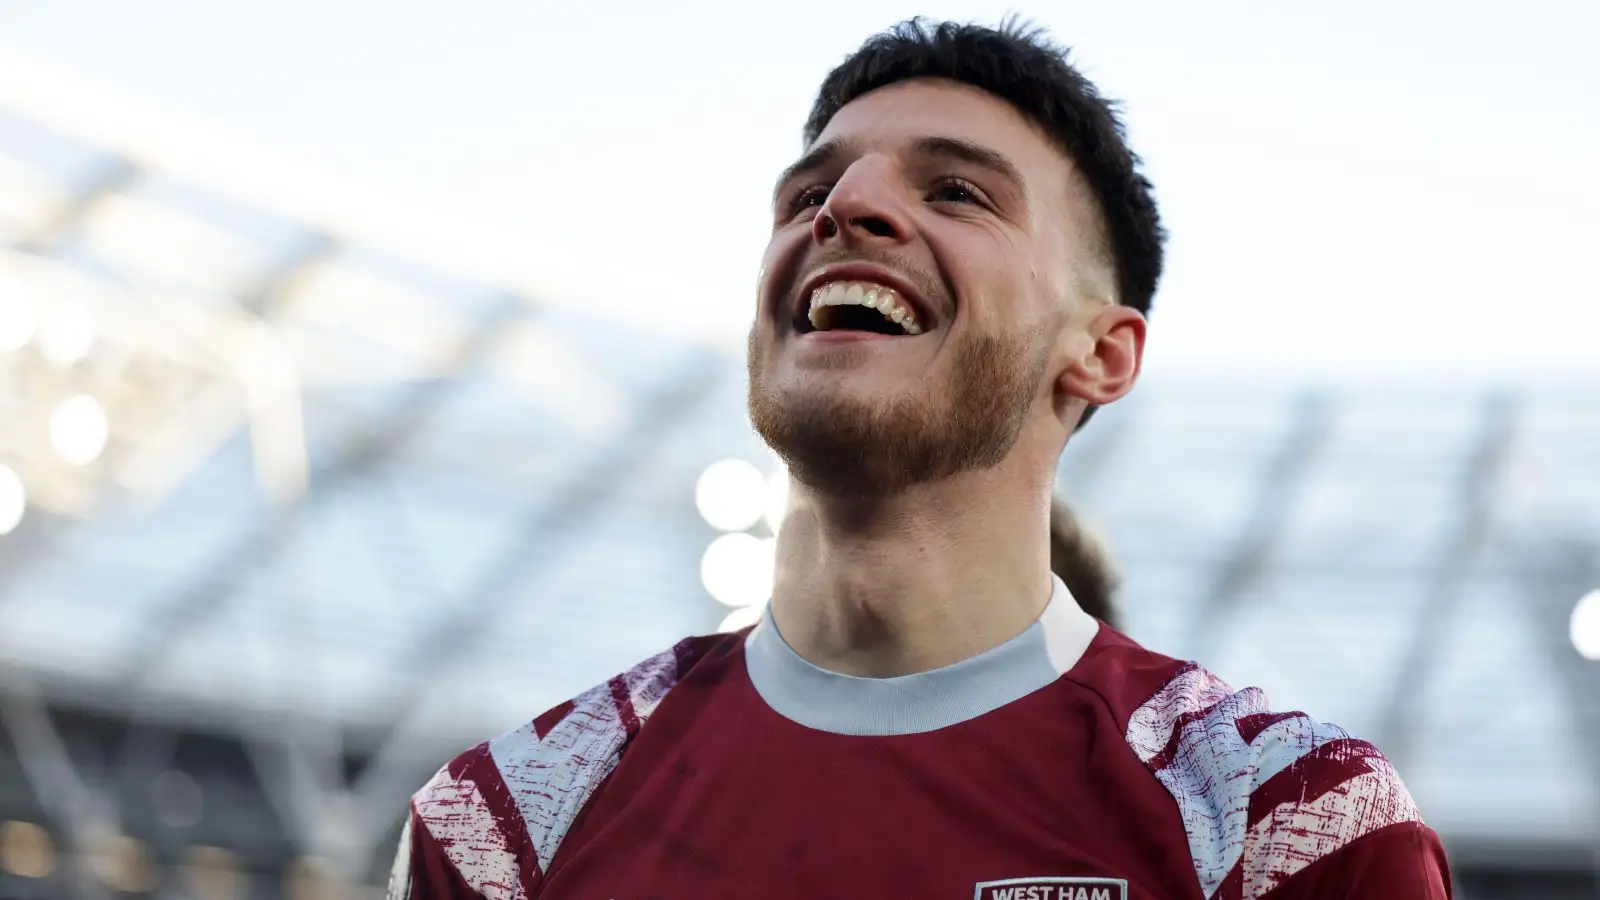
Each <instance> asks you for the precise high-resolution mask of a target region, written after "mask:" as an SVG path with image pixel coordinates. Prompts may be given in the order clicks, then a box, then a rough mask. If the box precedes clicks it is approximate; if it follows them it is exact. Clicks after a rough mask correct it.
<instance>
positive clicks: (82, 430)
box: [50, 394, 110, 466]
mask: <svg viewBox="0 0 1600 900" xmlns="http://www.w3.org/2000/svg"><path fill="white" fill-rule="evenodd" d="M109 433H110V423H109V422H108V421H107V420H106V410H105V407H103V406H101V405H100V401H98V400H96V399H95V398H93V397H91V396H89V395H88V394H74V395H73V396H71V397H68V398H67V399H65V400H63V401H61V402H60V403H59V404H57V405H56V409H55V412H53V413H51V415H50V446H51V447H52V448H54V449H55V451H56V454H57V455H58V456H60V457H61V458H62V459H63V460H64V461H66V462H67V463H69V464H71V465H74V466H83V465H88V464H89V463H92V462H94V461H95V460H97V459H99V458H100V454H101V453H103V452H104V451H105V449H106V437H107V435H108V434H109Z"/></svg>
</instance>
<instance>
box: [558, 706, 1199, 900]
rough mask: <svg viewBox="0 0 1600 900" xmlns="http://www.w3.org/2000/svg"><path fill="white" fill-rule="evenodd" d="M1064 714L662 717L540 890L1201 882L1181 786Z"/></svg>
mask: <svg viewBox="0 0 1600 900" xmlns="http://www.w3.org/2000/svg"><path fill="white" fill-rule="evenodd" d="M1072 718H1077V717H1072ZM1090 718H1091V719H1092V717H1090ZM1034 721H1040V720H1034ZM1044 721H1051V720H1044ZM1053 721H1054V725H1053V726H1047V725H1034V726H1031V727H1029V726H1024V727H1021V728H1017V727H1013V726H1010V725H1008V723H1007V722H1005V721H1003V720H996V721H993V722H988V723H985V722H982V721H981V720H980V721H975V722H972V723H966V724H964V725H963V726H961V727H959V728H956V729H945V730H943V731H940V732H934V733H930V734H921V735H904V736H894V737H849V736H842V735H829V734H823V733H819V732H815V731H810V730H806V729H802V728H799V727H798V726H793V725H792V723H787V722H785V721H782V720H776V721H775V720H774V719H773V718H770V717H768V716H764V715H762V714H761V713H760V712H759V711H752V712H749V713H746V714H735V715H731V716H730V718H729V719H728V720H726V721H716V722H707V721H700V722H696V723H694V726H695V727H692V728H689V727H685V728H671V727H670V726H669V727H663V728H660V729H659V730H657V729H656V728H655V726H656V725H657V724H667V723H656V722H652V728H651V729H646V733H645V734H643V735H641V740H640V741H639V742H638V744H637V745H636V746H634V747H632V748H630V750H629V751H628V752H627V753H626V754H625V755H624V756H623V758H622V761H621V763H620V764H619V766H618V768H617V770H616V772H615V773H614V774H613V776H612V777H611V779H610V780H609V781H608V782H607V784H606V785H605V786H604V787H603V788H602V790H601V791H600V793H599V794H598V795H597V796H596V797H595V798H594V799H593V801H592V802H591V804H590V808H589V810H588V811H587V812H586V813H585V815H584V817H583V818H582V819H581V820H580V822H579V823H577V827H575V828H574V830H573V832H572V833H571V834H569V835H568V837H567V839H566V841H565V842H564V843H563V845H562V847H561V851H560V852H559V853H558V855H557V858H556V860H555V861H554V864H553V865H552V867H551V871H550V872H549V874H548V876H547V878H546V880H545V884H544V886H543V888H542V890H541V891H540V894H539V897H540V900H579V898H582V900H590V898H598V900H646V898H648V900H679V898H683V900H688V898H695V900H703V898H706V897H764V898H774V900H786V898H794V900H800V898H817V897H828V898H837V900H849V898H861V900H867V898H872V900H889V898H904V897H917V898H945V897H948V898H955V900H966V898H974V900H1135V898H1157V897H1160V898H1175V897H1183V898H1190V897H1198V896H1199V894H1198V887H1197V886H1196V885H1195V884H1194V875H1193V869H1192V865H1191V864H1190V862H1189V854H1188V847H1187V841H1186V839H1185V836H1184V832H1183V829H1182V826H1181V824H1180V820H1179V818H1178V816H1177V813H1176V810H1175V808H1174V807H1173V803H1172V800H1171V798H1170V796H1168V795H1167V794H1166V792H1165V790H1164V789H1162V788H1161V787H1160V785H1159V783H1158V782H1157V781H1156V780H1155V779H1154V778H1152V777H1151V776H1150V775H1149V774H1148V773H1147V772H1145V771H1144V770H1143V767H1142V766H1140V765H1139V764H1138V762H1137V760H1136V759H1134V758H1133V757H1132V755H1131V753H1129V752H1127V750H1126V748H1125V746H1120V745H1121V743H1122V742H1121V741H1120V740H1118V741H1116V742H1114V743H1113V742H1108V741H1105V740H1103V739H1102V738H1103V737H1105V736H1103V735H1099V734H1098V733H1097V731H1096V729H1095V728H1094V724H1093V722H1092V721H1083V720H1079V721H1071V720H1070V719H1069V720H1066V721H1063V720H1061V719H1059V718H1056V719H1054V720H1053ZM983 726H987V727H983ZM651 731H654V732H655V733H654V734H653V735H651V734H650V732H651ZM1112 737H1115V736H1114V735H1113V736H1112Z"/></svg>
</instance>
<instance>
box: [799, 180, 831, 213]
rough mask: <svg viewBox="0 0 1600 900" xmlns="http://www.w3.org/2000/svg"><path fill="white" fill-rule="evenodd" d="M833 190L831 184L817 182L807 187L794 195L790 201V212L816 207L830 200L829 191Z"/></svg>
mask: <svg viewBox="0 0 1600 900" xmlns="http://www.w3.org/2000/svg"><path fill="white" fill-rule="evenodd" d="M831 190H833V188H832V186H831V185H826V184H817V185H812V186H811V187H808V188H806V189H805V190H802V191H800V192H799V193H797V194H795V195H794V199H793V200H792V201H790V203H789V214H790V215H794V214H796V213H798V212H800V211H801V210H803V209H808V208H814V207H818V206H821V205H822V204H824V203H827V202H828V192H829V191H831Z"/></svg>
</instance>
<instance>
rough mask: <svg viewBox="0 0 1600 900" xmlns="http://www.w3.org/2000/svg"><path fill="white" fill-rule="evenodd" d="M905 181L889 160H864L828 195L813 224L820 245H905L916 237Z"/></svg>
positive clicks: (816, 239) (814, 238)
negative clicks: (913, 236) (914, 235)
mask: <svg viewBox="0 0 1600 900" xmlns="http://www.w3.org/2000/svg"><path fill="white" fill-rule="evenodd" d="M908 203H909V198H908V196H907V193H906V190H905V187H904V183H903V179H902V178H901V177H900V176H899V174H898V172H897V170H896V167H895V166H894V165H893V164H891V163H890V162H888V161H887V160H877V159H861V160H857V161H856V162H855V164H853V165H852V166H850V168H849V169H846V170H845V173H844V175H843V177H841V178H840V179H839V180H838V182H836V183H835V184H834V186H833V189H832V190H831V191H829V192H828V201H827V202H826V203H824V204H823V205H822V209H821V210H820V211H819V212H818V213H817V216H816V218H815V219H813V220H812V224H811V237H812V239H813V240H815V241H816V242H817V243H818V244H830V243H834V242H843V243H846V244H849V243H861V244H904V243H906V242H907V241H909V240H910V239H911V236H912V235H913V234H914V233H915V231H914V226H913V225H912V222H911V215H910V210H909V209H908V208H907V207H908Z"/></svg>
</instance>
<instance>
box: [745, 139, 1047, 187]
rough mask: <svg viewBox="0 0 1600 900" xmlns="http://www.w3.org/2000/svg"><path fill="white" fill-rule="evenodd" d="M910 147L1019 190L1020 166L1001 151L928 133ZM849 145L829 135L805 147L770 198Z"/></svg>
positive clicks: (828, 162)
mask: <svg viewBox="0 0 1600 900" xmlns="http://www.w3.org/2000/svg"><path fill="white" fill-rule="evenodd" d="M912 147H913V148H914V149H915V151H916V153H917V154H919V155H922V156H933V157H942V158H944V159H953V160H959V161H961V162H965V163H971V164H972V165H975V166H980V167H982V168H985V169H988V170H989V171H991V172H993V173H995V174H996V175H999V176H1000V177H1001V178H1004V179H1005V180H1006V181H1008V182H1010V183H1011V186H1012V187H1013V188H1016V189H1017V190H1019V191H1020V190H1022V187H1023V185H1024V183H1025V182H1024V181H1023V178H1022V170H1021V169H1018V168H1017V165H1016V163H1013V162H1012V161H1011V160H1009V159H1007V158H1006V157H1005V156H1004V155H1002V154H1001V153H998V152H996V151H994V150H991V149H989V148H988V147H985V146H982V145H981V144H974V143H972V142H971V141H963V140H961V139H959V138H952V137H939V136H937V135H929V136H928V137H921V138H917V139H916V141H915V142H914V143H913V144H912ZM851 149H852V143H851V142H850V141H848V140H845V139H844V138H833V139H832V140H828V141H823V142H822V143H820V144H817V145H816V146H815V147H812V148H811V149H810V150H808V151H806V154H805V155H804V156H802V157H800V158H799V159H798V160H796V161H795V162H794V163H793V164H792V165H790V166H789V167H788V168H787V169H784V170H783V173H782V174H781V175H779V176H778V181H777V185H776V187H775V188H774V189H773V197H774V199H776V197H777V194H778V193H779V192H781V191H782V190H783V188H784V185H787V184H788V183H789V182H790V181H792V180H793V179H794V178H796V177H798V176H800V175H804V174H806V173H809V172H815V171H817V170H819V169H825V168H828V167H829V166H831V165H833V164H834V163H835V162H837V161H838V160H839V158H840V157H842V156H846V155H848V154H849V153H850V152H851Z"/></svg>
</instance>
